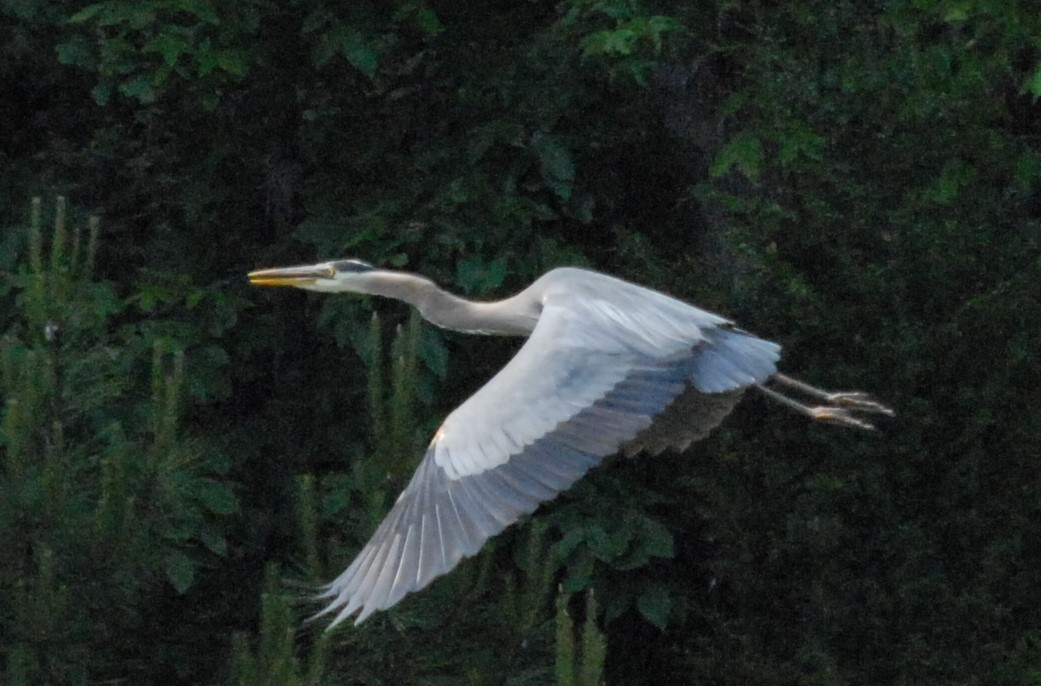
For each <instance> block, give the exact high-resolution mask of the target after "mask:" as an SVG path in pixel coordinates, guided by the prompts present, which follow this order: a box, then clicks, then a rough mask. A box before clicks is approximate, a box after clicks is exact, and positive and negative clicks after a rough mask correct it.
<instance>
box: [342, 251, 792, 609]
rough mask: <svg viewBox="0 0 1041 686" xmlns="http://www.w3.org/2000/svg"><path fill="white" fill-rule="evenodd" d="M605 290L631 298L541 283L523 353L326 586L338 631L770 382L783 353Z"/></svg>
mask: <svg viewBox="0 0 1041 686" xmlns="http://www.w3.org/2000/svg"><path fill="white" fill-rule="evenodd" d="M564 271H566V270H564ZM579 273H581V274H588V272H579ZM553 274H556V272H551V273H550V274H549V275H547V277H550V276H552V275H553ZM593 276H595V277H596V278H597V279H601V278H602V279H607V278H608V277H601V276H600V275H593ZM547 277H544V279H547ZM583 278H585V277H583ZM540 281H541V280H540ZM565 281H567V286H568V288H566V289H565V288H560V287H559V286H560V284H562V283H564V282H565ZM610 281H612V282H613V283H615V284H623V285H624V286H625V288H624V289H622V292H621V294H619V292H618V291H617V289H615V290H612V291H611V298H612V302H607V301H606V300H605V299H604V298H603V297H600V296H598V293H599V294H602V293H603V292H605V291H604V289H603V288H601V287H602V286H603V283H601V282H599V281H597V283H596V284H594V285H596V286H597V288H592V289H591V290H589V289H586V290H585V291H583V289H582V288H581V287H579V288H577V289H575V288H573V286H574V285H575V283H574V281H573V279H570V278H569V279H563V280H562V279H559V278H557V279H556V280H554V279H548V280H547V281H546V282H545V283H542V284H541V286H540V289H541V292H542V296H541V301H542V306H543V310H542V314H541V316H540V318H539V321H538V324H537V326H536V327H535V330H534V331H533V332H532V335H531V337H530V338H529V340H528V342H527V343H526V344H525V345H524V346H523V347H522V348H521V350H520V351H519V352H518V353H517V355H516V356H515V357H514V358H513V359H512V360H511V361H510V362H509V364H507V365H506V366H505V367H504V368H503V369H502V370H501V371H500V372H499V373H498V374H497V375H496V376H495V377H493V378H492V379H491V380H490V381H489V382H488V383H487V384H485V386H484V387H482V388H481V389H480V390H478V391H477V393H475V394H474V395H473V396H472V397H471V398H470V399H469V400H467V401H466V402H465V403H463V404H462V405H461V406H460V407H459V408H458V409H456V410H455V411H454V412H453V413H452V414H451V415H449V416H448V418H446V419H445V422H444V424H443V425H442V427H441V429H440V430H439V431H438V432H437V435H436V436H435V437H434V440H433V441H431V444H430V447H429V448H428V450H427V453H426V455H425V457H424V458H423V460H422V462H421V463H420V465H419V467H418V468H417V470H416V473H415V474H414V475H413V477H412V480H411V481H410V482H409V484H408V486H407V487H406V488H405V490H404V491H403V492H402V494H401V496H400V497H399V498H398V500H397V502H396V503H395V505H394V507H393V508H392V509H391V511H390V513H388V515H387V517H386V519H384V521H383V522H382V523H381V524H380V526H379V527H378V528H377V530H376V533H375V534H374V535H373V536H372V539H371V540H370V541H369V542H368V543H367V544H366V546H365V548H363V550H362V551H361V553H360V554H359V555H358V557H357V559H356V560H355V561H354V562H353V563H352V564H351V566H350V567H348V568H347V570H345V571H344V573H343V574H341V575H340V577H339V578H338V579H336V580H335V581H333V582H332V583H331V584H330V585H329V586H328V587H327V589H326V591H325V593H324V594H323V595H324V596H325V597H329V598H332V601H331V602H330V604H329V606H328V607H326V608H325V609H324V610H323V612H322V614H325V613H330V612H335V613H336V618H335V620H334V621H333V622H332V625H335V624H337V623H339V622H340V621H343V620H344V619H346V618H347V617H348V616H350V615H352V614H353V613H355V612H357V611H359V610H360V613H359V614H358V618H357V621H358V622H360V621H362V620H364V619H365V618H366V617H368V616H369V615H370V614H371V613H372V612H373V611H375V610H379V609H385V608H387V607H390V606H392V605H394V604H395V603H397V602H398V601H399V600H400V599H401V598H402V597H403V596H404V595H406V594H407V593H410V592H412V591H416V590H419V589H420V588H423V587H424V586H426V585H427V584H428V583H430V582H431V581H432V580H433V579H435V578H437V577H438V576H441V575H442V574H445V573H446V572H448V571H449V570H451V569H452V568H453V567H455V565H456V564H458V563H459V561H460V560H461V559H462V558H464V557H468V556H471V555H474V554H475V553H476V552H477V551H478V550H479V549H480V548H481V546H482V545H483V544H484V542H485V541H486V540H487V539H488V538H489V537H491V536H493V535H495V534H497V533H499V532H500V531H502V530H503V529H504V528H506V527H507V526H509V525H510V524H512V523H513V522H515V521H517V519H519V518H521V517H523V516H525V515H527V514H530V513H531V512H533V511H534V510H535V509H536V508H537V507H538V505H539V504H540V503H542V502H545V501H546V500H549V499H551V498H553V497H555V496H556V495H557V494H558V493H560V492H561V491H563V490H565V489H567V488H568V487H570V486H571V485H572V484H573V483H574V482H575V481H576V480H578V479H579V478H581V477H582V475H584V474H585V473H586V472H587V471H588V470H589V469H590V468H592V467H594V466H595V465H596V464H598V463H599V462H600V461H601V460H602V459H603V458H604V457H606V456H607V455H610V454H613V453H616V452H619V451H620V450H625V452H627V453H631V452H636V451H638V450H641V449H646V450H648V451H651V452H659V451H660V450H662V449H664V448H665V447H668V446H684V447H685V446H686V445H687V444H689V443H690V441H692V440H696V438H699V437H700V436H702V435H704V433H705V432H707V431H708V430H709V429H710V428H711V427H712V426H715V424H717V423H718V422H719V421H720V420H721V419H722V417H723V416H725V415H726V413H727V412H729V411H730V408H731V407H732V406H733V404H734V403H735V402H736V401H737V398H738V397H740V394H741V390H742V389H743V388H744V387H746V386H748V385H750V384H754V383H761V382H762V381H765V380H766V378H768V377H769V376H770V375H772V374H773V373H774V371H775V367H774V364H775V362H776V361H777V358H778V351H779V346H777V345H776V344H775V343H771V342H769V341H764V340H761V339H758V338H755V337H753V336H750V335H748V334H745V333H743V332H741V331H738V330H736V329H733V328H732V327H731V326H730V325H729V322H727V321H726V320H724V319H722V318H720V317H717V316H715V315H712V314H710V313H707V312H704V311H702V310H698V309H697V308H693V307H691V306H689V305H686V304H684V303H681V302H679V301H677V300H673V299H671V298H668V297H666V296H663V295H661V294H658V293H655V292H653V291H648V290H646V289H642V288H639V287H637V286H632V285H631V284H624V282H616V281H615V280H613V279H611V280H610ZM581 285H582V284H581V283H580V284H579V286H581ZM535 286H539V282H536V284H535V285H533V287H532V288H535ZM677 398H680V400H677ZM670 406H674V407H672V408H670ZM667 410H669V411H667ZM656 418H659V419H660V421H661V425H662V426H661V428H660V429H657V428H656V427H657V426H658V424H657V419H656Z"/></svg>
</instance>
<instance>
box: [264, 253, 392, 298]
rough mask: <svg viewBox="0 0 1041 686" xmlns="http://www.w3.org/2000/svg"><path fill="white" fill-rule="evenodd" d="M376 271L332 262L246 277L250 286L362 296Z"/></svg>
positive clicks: (353, 262) (361, 264)
mask: <svg viewBox="0 0 1041 686" xmlns="http://www.w3.org/2000/svg"><path fill="white" fill-rule="evenodd" d="M373 271H376V268H375V267H373V266H372V265H371V264H369V263H367V262H362V261H361V260H334V261H332V262H319V263H318V264H312V265H305V266H301V267H278V268H275V269H260V270H257V271H254V272H250V273H249V282H250V283H251V284H253V285H254V286H295V287H296V288H303V289H306V290H309V291H319V292H322V293H352V292H353V293H364V292H366V291H365V284H366V283H367V282H368V281H369V277H370V276H371V272H373Z"/></svg>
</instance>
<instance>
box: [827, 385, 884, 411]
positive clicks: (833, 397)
mask: <svg viewBox="0 0 1041 686" xmlns="http://www.w3.org/2000/svg"><path fill="white" fill-rule="evenodd" d="M825 400H826V401H827V403H828V404H829V405H831V406H833V407H838V408H844V409H846V410H849V411H850V412H868V413H871V414H884V415H885V416H887V417H893V416H895V415H896V413H895V412H893V411H892V410H891V409H889V408H888V407H886V406H885V405H883V404H882V403H880V402H878V401H877V400H875V399H874V398H872V397H871V396H870V395H868V394H867V393H861V392H860V391H839V392H837V393H828V395H827V396H826V397H825Z"/></svg>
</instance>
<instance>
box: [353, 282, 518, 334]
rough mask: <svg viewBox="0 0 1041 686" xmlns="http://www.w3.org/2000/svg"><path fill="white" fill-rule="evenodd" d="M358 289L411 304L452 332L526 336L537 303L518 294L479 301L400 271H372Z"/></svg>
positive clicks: (432, 320) (433, 321)
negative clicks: (453, 293) (495, 299)
mask: <svg viewBox="0 0 1041 686" xmlns="http://www.w3.org/2000/svg"><path fill="white" fill-rule="evenodd" d="M367 276H368V277H369V278H367V279H366V281H365V282H364V284H363V285H362V289H361V290H362V291H363V292H365V293H369V294H371V295H380V296H384V297H387V298H395V299H397V300H402V301H404V302H406V303H408V304H409V305H412V306H413V307H415V308H416V309H417V310H419V313H420V314H421V315H423V318H424V319H426V320H427V321H429V322H431V323H432V324H436V325H437V326H440V327H441V328H444V329H452V330H453V331H465V332H469V333H488V334H502V335H509V336H527V335H528V334H530V333H531V332H532V329H534V328H535V323H536V322H537V321H538V316H539V307H538V304H537V303H535V302H533V301H530V299H529V298H526V297H524V296H525V293H523V292H522V293H520V294H518V295H516V296H514V297H512V298H507V299H506V300H499V301H496V302H488V303H480V302H472V301H470V300H465V299H463V298H460V297H459V296H456V295H452V294H451V293H449V292H447V291H445V290H442V289H441V288H439V287H438V286H437V284H435V283H434V282H433V281H430V280H429V279H426V278H423V277H422V276H417V275H415V274H406V273H402V272H372V273H370V274H368V275H367Z"/></svg>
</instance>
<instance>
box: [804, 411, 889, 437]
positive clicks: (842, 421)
mask: <svg viewBox="0 0 1041 686" xmlns="http://www.w3.org/2000/svg"><path fill="white" fill-rule="evenodd" d="M808 409H809V413H808V414H809V416H810V418H811V419H815V420H817V421H819V422H824V423H826V424H839V425H842V426H851V427H853V428H856V429H867V430H868V431H873V430H874V429H875V425H874V424H872V423H870V422H865V421H864V420H862V419H858V418H857V417H855V416H854V415H853V413H852V412H851V411H850V410H848V409H846V408H844V407H834V406H831V405H823V406H818V407H810V408H808Z"/></svg>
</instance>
